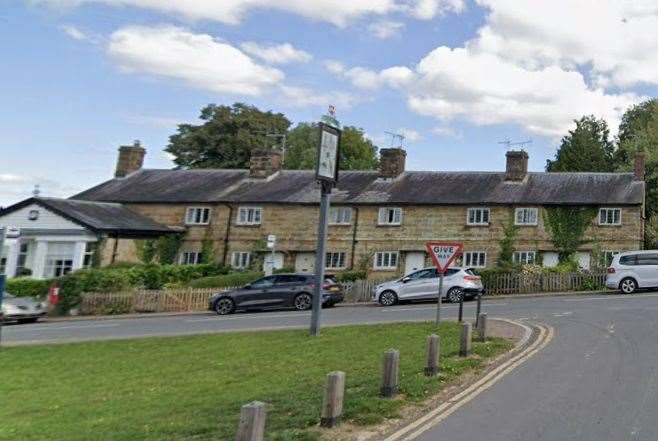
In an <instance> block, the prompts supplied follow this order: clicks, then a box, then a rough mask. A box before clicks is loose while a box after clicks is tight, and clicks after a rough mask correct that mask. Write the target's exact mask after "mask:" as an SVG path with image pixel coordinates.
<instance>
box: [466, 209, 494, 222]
mask: <svg viewBox="0 0 658 441" xmlns="http://www.w3.org/2000/svg"><path fill="white" fill-rule="evenodd" d="M471 213H473V221H471ZM478 213H479V215H480V221H478V220H477V218H478ZM485 213H486V214H487V215H486V218H487V220H486V221H485V220H484V218H485V216H484V214H485ZM489 222H491V210H490V209H489V208H487V207H470V208H468V210H466V225H485V226H488V225H489Z"/></svg>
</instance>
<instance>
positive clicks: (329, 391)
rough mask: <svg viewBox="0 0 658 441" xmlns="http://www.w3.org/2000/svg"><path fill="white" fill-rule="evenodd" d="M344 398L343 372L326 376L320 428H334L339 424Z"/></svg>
mask: <svg viewBox="0 0 658 441" xmlns="http://www.w3.org/2000/svg"><path fill="white" fill-rule="evenodd" d="M344 396H345V372H341V371H335V372H329V374H327V388H326V389H325V391H324V400H323V401H322V417H321V418H320V425H321V426H322V427H334V426H336V425H338V424H340V419H341V417H342V416H343V397H344Z"/></svg>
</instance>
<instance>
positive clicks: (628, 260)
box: [619, 254, 637, 265]
mask: <svg viewBox="0 0 658 441" xmlns="http://www.w3.org/2000/svg"><path fill="white" fill-rule="evenodd" d="M636 257H637V256H636V255H635V254H632V255H630V256H621V257H620V258H619V264H620V265H635V258H636Z"/></svg>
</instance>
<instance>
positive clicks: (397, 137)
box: [384, 132, 405, 147]
mask: <svg viewBox="0 0 658 441" xmlns="http://www.w3.org/2000/svg"><path fill="white" fill-rule="evenodd" d="M384 133H385V134H387V135H388V136H390V137H391V147H402V144H403V143H404V139H405V136H404V135H403V134H402V133H394V132H384ZM396 141H398V144H397V145H396Z"/></svg>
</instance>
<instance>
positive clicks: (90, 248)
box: [82, 242, 98, 268]
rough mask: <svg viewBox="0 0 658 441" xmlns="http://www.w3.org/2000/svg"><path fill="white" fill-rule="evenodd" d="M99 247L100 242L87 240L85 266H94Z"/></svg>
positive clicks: (83, 258)
mask: <svg viewBox="0 0 658 441" xmlns="http://www.w3.org/2000/svg"><path fill="white" fill-rule="evenodd" d="M97 247H98V242H85V252H84V254H83V256H82V267H83V268H91V267H92V266H94V253H96V248H97Z"/></svg>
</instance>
